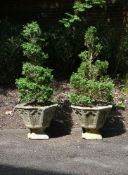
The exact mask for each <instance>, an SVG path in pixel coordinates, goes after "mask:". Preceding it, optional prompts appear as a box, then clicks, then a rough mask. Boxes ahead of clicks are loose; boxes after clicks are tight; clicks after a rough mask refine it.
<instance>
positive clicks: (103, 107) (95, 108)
mask: <svg viewBox="0 0 128 175" xmlns="http://www.w3.org/2000/svg"><path fill="white" fill-rule="evenodd" d="M71 107H72V108H73V109H83V110H93V111H96V110H104V109H111V108H112V105H106V106H93V107H86V106H85V107H82V106H75V105H71Z"/></svg>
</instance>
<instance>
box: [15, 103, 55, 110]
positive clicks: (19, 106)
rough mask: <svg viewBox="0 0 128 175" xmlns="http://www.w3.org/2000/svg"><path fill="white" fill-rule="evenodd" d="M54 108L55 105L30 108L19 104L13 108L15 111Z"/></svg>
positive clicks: (25, 104) (24, 104)
mask: <svg viewBox="0 0 128 175" xmlns="http://www.w3.org/2000/svg"><path fill="white" fill-rule="evenodd" d="M54 106H55V107H56V106H57V104H52V105H46V106H31V105H27V103H20V104H17V105H16V106H15V109H44V108H45V109H46V108H49V107H54Z"/></svg>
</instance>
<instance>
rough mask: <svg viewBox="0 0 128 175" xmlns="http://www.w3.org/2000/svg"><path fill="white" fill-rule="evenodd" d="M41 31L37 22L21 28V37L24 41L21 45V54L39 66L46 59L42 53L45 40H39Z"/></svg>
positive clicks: (46, 56)
mask: <svg viewBox="0 0 128 175" xmlns="http://www.w3.org/2000/svg"><path fill="white" fill-rule="evenodd" d="M41 34H42V32H41V29H40V27H39V25H38V24H37V22H32V23H28V24H27V25H26V26H24V27H23V32H22V35H23V37H24V39H26V41H25V42H24V43H23V44H22V48H23V54H24V56H26V57H27V58H28V59H29V61H31V62H32V63H33V64H40V65H42V63H43V62H44V61H45V60H46V59H47V58H48V55H47V54H45V53H44V52H43V50H42V49H43V48H44V42H45V40H44V39H42V38H41Z"/></svg>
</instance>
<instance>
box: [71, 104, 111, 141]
mask: <svg viewBox="0 0 128 175" xmlns="http://www.w3.org/2000/svg"><path fill="white" fill-rule="evenodd" d="M71 107H72V110H73V115H77V117H78V118H79V121H80V125H81V127H82V131H83V133H82V138H84V139H102V135H101V134H100V132H99V129H101V128H102V127H103V126H104V124H105V121H106V119H107V118H108V117H109V113H110V111H111V108H112V105H108V106H96V107H80V106H74V105H72V106H71Z"/></svg>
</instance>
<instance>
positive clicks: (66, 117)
mask: <svg viewBox="0 0 128 175" xmlns="http://www.w3.org/2000/svg"><path fill="white" fill-rule="evenodd" d="M71 113H72V109H71V106H70V104H69V102H68V101H67V100H65V101H64V102H63V103H61V104H60V103H59V105H58V106H57V108H56V113H55V117H54V118H53V120H52V122H51V125H50V127H49V128H47V133H48V134H49V135H50V137H52V138H56V137H61V136H65V135H67V134H70V133H71V130H72V127H73V120H72V116H71Z"/></svg>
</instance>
